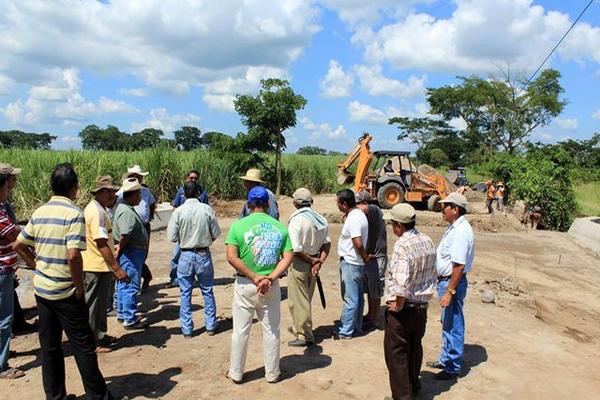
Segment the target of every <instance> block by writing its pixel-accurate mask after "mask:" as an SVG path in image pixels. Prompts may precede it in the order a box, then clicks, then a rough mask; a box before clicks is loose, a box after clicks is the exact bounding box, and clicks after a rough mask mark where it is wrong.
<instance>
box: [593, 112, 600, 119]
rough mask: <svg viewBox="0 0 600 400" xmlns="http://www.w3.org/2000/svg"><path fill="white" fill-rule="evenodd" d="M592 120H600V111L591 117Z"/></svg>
mask: <svg viewBox="0 0 600 400" xmlns="http://www.w3.org/2000/svg"><path fill="white" fill-rule="evenodd" d="M592 118H594V119H598V120H600V110H598V111H596V112H595V113H594V115H592Z"/></svg>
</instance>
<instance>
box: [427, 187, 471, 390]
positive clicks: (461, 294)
mask: <svg viewBox="0 0 600 400" xmlns="http://www.w3.org/2000/svg"><path fill="white" fill-rule="evenodd" d="M440 203H441V204H442V207H443V209H442V213H443V216H444V221H446V222H448V223H449V224H450V225H449V226H448V229H446V232H444V235H443V236H442V240H441V241H440V244H439V245H438V248H437V258H436V268H437V274H438V283H437V291H438V297H439V298H440V306H441V307H442V318H441V319H442V350H441V352H440V356H439V358H438V360H436V361H429V362H427V365H428V366H429V367H431V368H438V369H442V370H443V371H441V372H439V373H438V374H436V375H435V378H436V379H439V380H454V379H456V378H457V377H458V375H459V374H460V371H461V367H462V363H463V350H464V345H465V318H464V314H463V305H464V300H465V296H466V295H467V287H468V282H467V273H468V272H470V271H471V268H472V267H473V259H474V257H475V240H474V236H473V228H471V224H469V221H467V219H466V218H465V214H466V213H467V198H466V197H465V196H463V195H462V194H458V193H456V192H453V193H450V194H449V195H448V197H446V198H445V199H443V200H441V201H440Z"/></svg>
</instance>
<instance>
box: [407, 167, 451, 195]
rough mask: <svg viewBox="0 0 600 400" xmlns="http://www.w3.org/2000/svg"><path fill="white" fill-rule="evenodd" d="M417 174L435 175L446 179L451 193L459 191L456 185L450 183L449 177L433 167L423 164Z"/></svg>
mask: <svg viewBox="0 0 600 400" xmlns="http://www.w3.org/2000/svg"><path fill="white" fill-rule="evenodd" d="M417 172H418V173H419V174H421V175H435V176H439V177H441V178H444V179H445V180H446V184H447V185H448V190H449V191H450V192H456V190H457V189H458V187H457V186H456V185H455V184H454V183H452V182H450V181H449V180H448V178H447V177H445V176H444V175H442V174H441V173H440V171H438V170H437V169H435V168H433V167H432V166H431V165H428V164H421V165H419V168H417Z"/></svg>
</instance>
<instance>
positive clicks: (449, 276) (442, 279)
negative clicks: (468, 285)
mask: <svg viewBox="0 0 600 400" xmlns="http://www.w3.org/2000/svg"><path fill="white" fill-rule="evenodd" d="M465 276H467V273H466V272H463V273H462V275H461V277H460V279H463V278H464V277H465ZM450 278H452V274H450V275H447V276H438V282H440V281H448V280H450Z"/></svg>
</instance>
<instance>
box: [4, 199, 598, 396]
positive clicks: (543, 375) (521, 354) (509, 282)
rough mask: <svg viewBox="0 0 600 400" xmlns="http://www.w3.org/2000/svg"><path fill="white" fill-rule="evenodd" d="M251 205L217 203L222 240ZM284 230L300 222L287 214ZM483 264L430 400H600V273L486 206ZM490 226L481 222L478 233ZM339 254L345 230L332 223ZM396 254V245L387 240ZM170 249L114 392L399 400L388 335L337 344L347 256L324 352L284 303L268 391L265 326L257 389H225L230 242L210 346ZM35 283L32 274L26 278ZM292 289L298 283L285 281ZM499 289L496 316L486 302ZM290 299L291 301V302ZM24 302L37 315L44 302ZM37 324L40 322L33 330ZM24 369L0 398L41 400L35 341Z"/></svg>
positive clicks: (29, 340) (113, 372) (321, 328)
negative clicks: (458, 360) (299, 333)
mask: <svg viewBox="0 0 600 400" xmlns="http://www.w3.org/2000/svg"><path fill="white" fill-rule="evenodd" d="M240 204H241V203H240V202H231V203H224V202H220V203H219V204H217V207H216V208H217V210H218V211H219V213H220V214H221V215H223V218H221V220H220V223H221V227H222V228H223V236H225V235H226V233H227V230H228V228H229V227H230V225H231V223H232V221H233V220H234V219H233V218H232V217H233V216H234V215H235V214H236V213H237V212H238V210H239V207H240ZM315 208H316V209H317V210H319V211H321V212H323V213H326V214H331V215H332V216H333V215H334V214H335V213H336V206H335V199H334V197H332V196H320V197H319V198H317V200H316V202H315ZM281 209H282V215H283V218H282V220H284V221H286V220H287V217H288V216H289V215H290V213H291V211H292V206H291V202H290V201H289V200H285V201H282V202H281ZM473 211H474V214H472V215H469V219H471V220H473V221H475V223H474V226H475V228H476V259H475V266H474V270H473V272H472V273H471V274H470V276H469V281H470V284H469V293H468V295H467V299H466V304H465V315H466V323H467V332H466V349H465V367H464V370H463V373H462V376H461V378H460V379H459V380H458V381H457V382H455V383H447V382H437V381H434V380H433V374H434V373H435V371H432V370H430V369H428V368H427V367H425V366H424V367H423V371H422V375H421V379H422V384H423V389H422V392H421V394H420V395H419V398H420V399H430V398H441V399H457V398H463V399H482V398H483V399H504V398H510V399H538V398H545V399H562V398H573V399H597V398H600V379H599V378H600V373H599V372H598V371H599V370H600V360H599V359H598V354H600V340H599V337H600V298H599V294H598V288H599V287H600V273H599V272H600V261H599V259H598V255H597V254H593V253H592V252H590V251H588V250H586V249H584V248H582V247H580V246H579V245H577V244H576V243H575V242H574V241H573V240H572V239H570V238H569V236H568V235H566V234H562V233H556V232H541V231H539V232H526V231H524V230H522V229H521V228H520V226H519V225H518V223H517V222H515V221H514V220H512V219H511V217H506V216H502V215H495V216H493V217H489V216H486V215H482V212H483V204H477V203H476V204H474V207H473ZM418 218H419V220H418V225H420V226H421V228H422V229H421V230H422V231H423V232H425V233H427V234H429V235H430V236H431V237H432V239H433V240H434V242H436V243H437V242H438V241H439V239H440V237H441V234H442V232H443V229H444V224H443V222H441V215H440V214H434V213H429V212H419V217H418ZM477 221H478V222H477ZM330 229H331V236H332V239H333V242H334V243H333V244H334V247H333V248H334V249H335V245H336V243H337V237H338V236H339V233H340V225H339V224H332V225H331V227H330ZM388 235H389V236H388V242H389V246H390V249H391V246H392V244H393V242H394V240H395V238H394V237H393V234H392V232H391V228H388ZM171 249H172V246H171V244H170V243H168V242H167V241H166V240H165V236H164V233H160V232H159V233H156V234H154V235H153V240H152V247H151V252H150V259H149V265H150V267H151V268H152V270H153V272H154V276H155V279H154V281H153V282H152V287H151V290H150V291H149V292H148V293H146V294H144V295H143V296H142V297H141V303H142V305H141V307H140V309H141V311H143V312H144V313H145V316H146V318H147V321H148V322H149V323H150V324H151V326H150V328H149V329H148V330H146V331H145V332H133V333H132V332H128V331H125V330H123V328H122V327H121V326H120V325H119V324H118V323H117V321H116V320H115V319H110V320H109V330H110V332H109V333H110V334H111V335H114V336H117V337H119V338H120V339H119V341H118V343H117V345H116V346H115V350H114V351H113V352H111V353H108V354H101V355H100V356H99V362H100V366H101V370H102V372H103V373H104V376H105V377H106V380H107V381H108V384H109V387H110V389H111V391H112V392H113V393H114V394H115V395H118V396H124V395H127V396H129V398H168V399H212V398H215V399H266V398H289V399H300V398H303V399H383V398H384V397H385V396H387V395H389V384H388V376H387V370H386V367H385V363H384V359H383V349H382V344H383V331H382V330H376V331H373V332H369V333H367V334H366V335H364V336H361V337H358V338H354V339H353V340H351V341H343V342H342V341H336V340H334V339H333V338H332V332H333V327H334V321H336V320H337V319H338V318H339V314H340V310H341V298H340V294H339V273H338V265H337V263H336V257H335V254H332V256H331V257H330V258H329V260H328V261H327V263H326V265H325V266H324V268H323V270H322V280H323V283H324V286H325V292H326V297H327V302H328V303H327V309H326V310H323V309H322V308H321V306H320V304H319V300H318V295H316V296H315V299H314V301H313V307H314V309H313V313H314V316H313V320H314V326H315V333H316V340H317V345H316V346H314V347H311V348H309V349H306V350H303V349H298V348H290V347H288V346H287V345H286V342H287V341H288V340H290V339H291V336H290V335H289V334H288V332H287V329H286V328H287V327H288V326H289V325H290V316H289V311H288V308H287V300H283V301H282V304H281V308H282V320H281V331H282V334H281V342H282V346H281V367H282V370H283V371H284V373H285V376H286V379H285V380H283V381H282V382H280V383H278V384H274V385H272V384H268V383H267V382H266V381H265V380H264V369H263V368H262V365H263V361H262V340H261V333H260V326H259V324H257V323H256V324H254V326H253V330H252V336H251V339H250V348H249V353H248V361H247V365H246V370H247V372H246V375H245V383H244V384H243V385H239V386H238V385H234V384H232V383H230V382H229V381H228V380H226V379H225V378H224V373H225V371H226V370H227V366H228V360H229V351H230V340H231V319H230V317H231V297H232V282H233V277H232V272H233V270H232V268H231V267H230V266H228V265H227V263H226V261H225V252H224V244H223V238H221V239H219V240H218V241H217V242H216V243H215V244H214V246H213V249H212V254H213V257H214V263H215V275H216V287H215V293H216V297H217V304H218V314H219V316H220V319H221V322H220V324H221V328H222V331H221V333H219V334H217V335H216V336H213V337H209V336H208V335H206V334H205V333H204V329H203V326H204V323H203V315H202V297H201V295H200V293H199V291H195V292H194V303H195V305H196V307H195V309H196V311H195V313H194V320H195V323H196V331H195V337H194V338H193V339H191V340H186V339H183V337H182V336H181V334H180V330H179V323H178V312H179V309H178V303H179V292H178V290H177V289H165V288H164V284H165V283H166V282H167V280H168V278H167V277H168V269H169V259H170V255H171ZM20 273H21V274H28V273H30V272H28V271H21V272H20ZM282 286H283V287H285V286H286V279H285V278H284V279H283V280H282ZM486 290H492V291H493V292H494V294H495V304H485V303H483V302H482V301H481V296H482V292H483V291H486ZM283 293H284V294H285V290H284V291H283ZM32 297H33V296H32V295H29V296H25V298H23V302H24V303H25V305H31V304H32V303H33V298H32ZM439 315H440V308H439V305H438V303H437V299H436V298H434V299H433V301H432V303H431V306H430V310H429V322H428V326H427V333H426V336H425V338H424V348H425V357H424V358H425V360H430V359H435V358H436V356H437V354H438V352H439V347H440V329H441V326H440V322H439ZM32 320H33V318H32ZM12 348H13V349H14V350H16V351H17V356H16V357H15V358H13V359H12V360H11V363H12V364H13V365H14V366H18V367H20V368H22V369H23V370H25V371H26V372H27V375H26V377H24V378H21V379H19V380H16V381H5V382H2V384H1V385H0V398H3V399H8V398H10V399H24V398H31V399H39V398H43V389H42V383H41V368H40V359H39V345H38V341H37V336H36V335H35V334H31V335H26V336H20V337H17V338H16V339H15V340H13V342H12ZM64 348H65V353H66V355H67V358H66V365H67V388H68V391H69V392H70V393H75V394H77V395H78V396H82V395H83V388H82V385H81V381H80V377H79V374H78V373H77V370H76V368H75V363H74V359H73V357H72V356H71V355H70V350H69V346H68V344H65V346H64Z"/></svg>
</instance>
